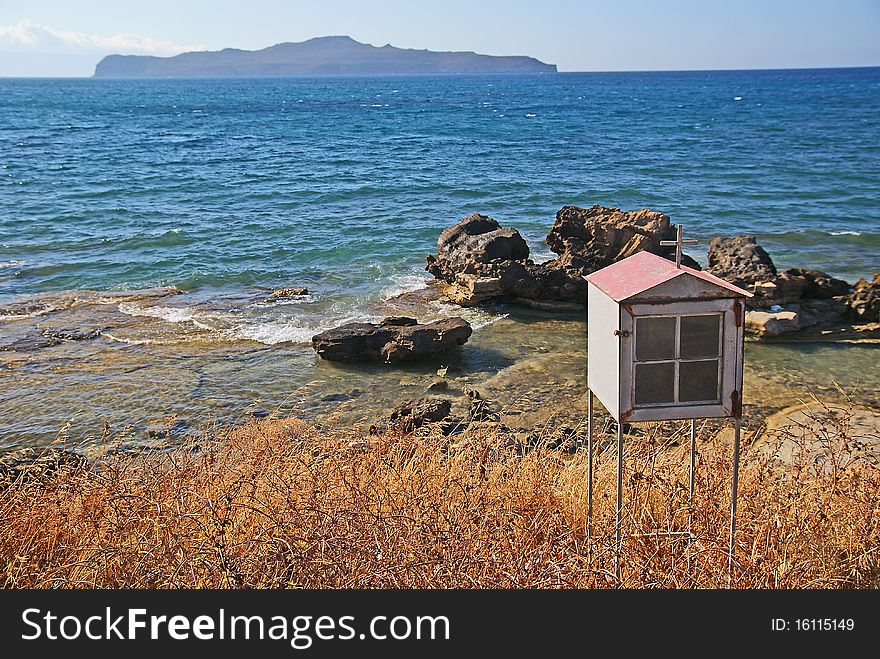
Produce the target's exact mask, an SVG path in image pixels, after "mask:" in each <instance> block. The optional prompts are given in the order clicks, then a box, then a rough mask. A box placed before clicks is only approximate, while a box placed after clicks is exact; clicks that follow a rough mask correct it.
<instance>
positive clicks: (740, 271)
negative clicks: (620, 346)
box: [427, 205, 880, 336]
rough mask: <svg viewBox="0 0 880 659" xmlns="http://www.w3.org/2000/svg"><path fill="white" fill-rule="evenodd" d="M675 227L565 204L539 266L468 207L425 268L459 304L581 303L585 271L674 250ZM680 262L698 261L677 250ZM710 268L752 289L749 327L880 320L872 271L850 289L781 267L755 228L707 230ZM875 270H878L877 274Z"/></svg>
mask: <svg viewBox="0 0 880 659" xmlns="http://www.w3.org/2000/svg"><path fill="white" fill-rule="evenodd" d="M674 238H675V229H674V227H673V226H672V225H671V224H670V221H669V218H668V217H667V216H666V215H664V214H663V213H658V212H655V211H651V210H648V209H642V210H639V211H631V212H626V211H621V210H620V209H618V208H609V207H605V206H599V205H596V206H592V207H591V208H579V207H576V206H565V207H563V208H562V209H560V210H559V212H558V213H557V214H556V221H555V223H554V224H553V227H552V229H551V230H550V233H549V234H548V235H547V245H548V246H549V247H550V249H552V250H553V251H554V252H555V253H556V254H557V257H556V258H555V259H553V260H551V261H547V262H545V263H538V264H536V263H535V262H534V261H532V260H531V259H529V258H528V257H529V250H528V245H527V244H526V242H525V241H524V240H523V238H522V236H521V235H520V234H519V233H518V232H517V231H516V230H515V229H512V228H504V227H502V226H501V225H500V224H499V223H498V222H497V221H496V220H494V219H492V218H490V217H486V216H485V215H479V214H474V215H469V216H468V217H466V218H464V219H463V220H462V221H461V222H459V223H457V224H455V225H453V226H451V227H448V228H447V229H445V230H444V231H443V233H441V235H440V239H439V240H438V243H437V255H436V256H429V257H428V265H427V269H428V270H429V271H430V272H431V273H432V274H433V275H434V276H435V277H436V278H437V280H438V281H439V282H440V287H441V289H442V291H443V294H444V295H445V297H446V298H447V299H449V300H450V301H451V302H454V303H456V304H460V305H463V306H472V305H476V304H479V303H481V302H483V301H485V300H492V299H495V300H503V301H507V302H518V303H524V304H528V305H530V306H533V307H537V308H546V309H548V310H560V309H579V308H582V307H583V305H584V303H585V301H586V289H587V285H586V282H585V280H584V276H585V275H588V274H590V273H592V272H595V271H596V270H599V269H601V268H604V267H607V266H609V265H611V264H612V263H615V262H617V261H620V260H622V259H625V258H627V257H629V256H632V255H633V254H636V253H638V252H641V251H648V252H651V253H653V254H657V255H659V256H663V257H664V258H669V259H671V258H673V256H674V249H673V248H670V247H665V246H661V244H660V243H661V241H665V240H673V239H674ZM682 262H683V264H684V265H687V266H690V267H693V268H696V269H699V264H698V263H696V262H695V261H694V260H693V259H691V258H690V257H687V256H686V255H684V256H683V259H682ZM707 270H708V272H710V273H712V274H713V275H716V276H717V277H720V278H722V279H724V280H726V281H729V282H731V283H733V284H735V285H737V286H739V287H741V288H743V289H745V290H748V291H749V292H751V293H752V294H753V297H751V298H749V299H748V300H747V301H746V305H747V309H748V313H747V317H746V329H747V331H748V332H749V333H751V334H755V335H758V336H778V335H780V334H786V333H789V332H797V331H800V330H804V329H808V328H809V329H810V331H813V330H816V329H818V328H828V327H839V326H841V325H842V324H845V323H846V322H847V320H848V319H854V320H857V321H858V322H861V323H872V322H878V320H877V319H878V314H880V309H878V307H880V301H878V288H880V284H878V279H877V278H875V280H874V282H872V283H868V282H867V281H864V280H862V281H860V282H859V283H858V284H857V285H856V288H855V290H854V291H853V290H852V287H851V286H850V285H849V284H848V283H847V282H845V281H843V280H841V279H837V278H835V277H832V276H831V275H829V274H827V273H825V272H822V271H820V270H814V269H808V268H791V269H789V270H786V271H784V272H780V271H778V270H777V268H776V266H775V264H774V263H773V259H771V258H770V255H769V254H768V253H767V252H766V250H764V248H763V247H761V246H760V245H759V244H758V242H757V240H756V239H755V237H754V236H734V237H717V238H713V239H712V241H711V242H710V244H709V250H708V268H707ZM878 276H880V275H878Z"/></svg>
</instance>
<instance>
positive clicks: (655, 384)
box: [636, 362, 675, 405]
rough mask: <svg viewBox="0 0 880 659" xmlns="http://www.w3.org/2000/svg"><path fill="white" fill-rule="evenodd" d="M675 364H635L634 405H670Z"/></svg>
mask: <svg viewBox="0 0 880 659" xmlns="http://www.w3.org/2000/svg"><path fill="white" fill-rule="evenodd" d="M674 387H675V363H674V362H665V363H662V364H636V405H652V404H655V403H672V402H673V401H674V399H675V391H674V389H673V388H674Z"/></svg>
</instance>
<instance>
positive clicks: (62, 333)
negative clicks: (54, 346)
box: [43, 327, 101, 341]
mask: <svg viewBox="0 0 880 659" xmlns="http://www.w3.org/2000/svg"><path fill="white" fill-rule="evenodd" d="M43 336H45V337H48V338H51V339H58V340H59V341H88V340H90V339H95V338H97V337H99V336H101V330H100V329H79V328H76V327H50V328H48V329H44V330H43Z"/></svg>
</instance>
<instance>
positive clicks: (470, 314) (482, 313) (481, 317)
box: [433, 302, 510, 330]
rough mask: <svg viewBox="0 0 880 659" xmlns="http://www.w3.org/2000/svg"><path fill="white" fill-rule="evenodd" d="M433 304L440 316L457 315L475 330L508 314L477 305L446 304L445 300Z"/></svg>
mask: <svg viewBox="0 0 880 659" xmlns="http://www.w3.org/2000/svg"><path fill="white" fill-rule="evenodd" d="M433 305H434V306H435V307H436V308H437V310H438V311H439V312H440V313H439V315H440V316H441V317H443V318H449V317H450V316H458V317H459V318H464V319H465V320H466V321H468V322H469V323H470V324H471V327H472V328H473V329H475V330H478V329H481V328H483V327H488V326H489V325H492V324H494V323H497V322H498V321H499V320H502V319H504V318H507V317H508V316H509V315H510V314H506V313H492V312H491V311H487V310H485V309H481V308H479V307H460V306H458V305H457V304H448V303H446V302H434V303H433Z"/></svg>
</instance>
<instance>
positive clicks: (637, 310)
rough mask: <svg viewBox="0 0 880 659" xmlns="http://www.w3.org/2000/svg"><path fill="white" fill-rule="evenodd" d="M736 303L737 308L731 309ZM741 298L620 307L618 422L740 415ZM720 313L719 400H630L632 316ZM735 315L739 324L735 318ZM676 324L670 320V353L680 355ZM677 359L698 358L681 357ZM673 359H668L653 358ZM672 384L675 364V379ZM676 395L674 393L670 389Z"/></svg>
mask: <svg viewBox="0 0 880 659" xmlns="http://www.w3.org/2000/svg"><path fill="white" fill-rule="evenodd" d="M737 306H738V307H739V310H738V311H737ZM742 306H743V305H742V302H741V301H740V300H739V299H737V298H716V299H703V300H695V301H672V302H658V303H637V302H634V303H632V304H622V305H621V306H620V344H619V346H620V352H619V360H620V361H619V364H620V391H619V404H620V418H621V420H623V421H661V420H666V419H706V418H721V417H733V416H738V415H739V414H740V408H741V405H740V400H741V392H742V352H743V339H744V337H743V326H742V325H743V323H742V315H743V310H742ZM709 314H721V351H720V356H719V358H718V360H719V361H718V363H719V378H720V386H719V398H720V401H719V402H718V403H717V404H716V403H712V402H693V401H685V402H677V403H675V402H673V403H653V404H647V405H638V406H636V403H635V368H636V364H637V363H651V361H648V362H636V360H635V325H636V322H635V321H636V319H637V318H641V317H651V316H700V315H709ZM737 317H739V319H740V320H739V322H737ZM680 323H681V321H677V323H676V353H675V354H676V355H679V354H680V346H679V345H678V342H679V341H680ZM675 360H677V361H679V362H680V361H686V362H687V361H701V360H700V359H684V360H681V358H680V357H676V358H675ZM656 361H673V360H656ZM675 387H676V389H677V387H678V366H676V382H675ZM675 395H676V398H677V396H678V392H677V391H676V394H675Z"/></svg>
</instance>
